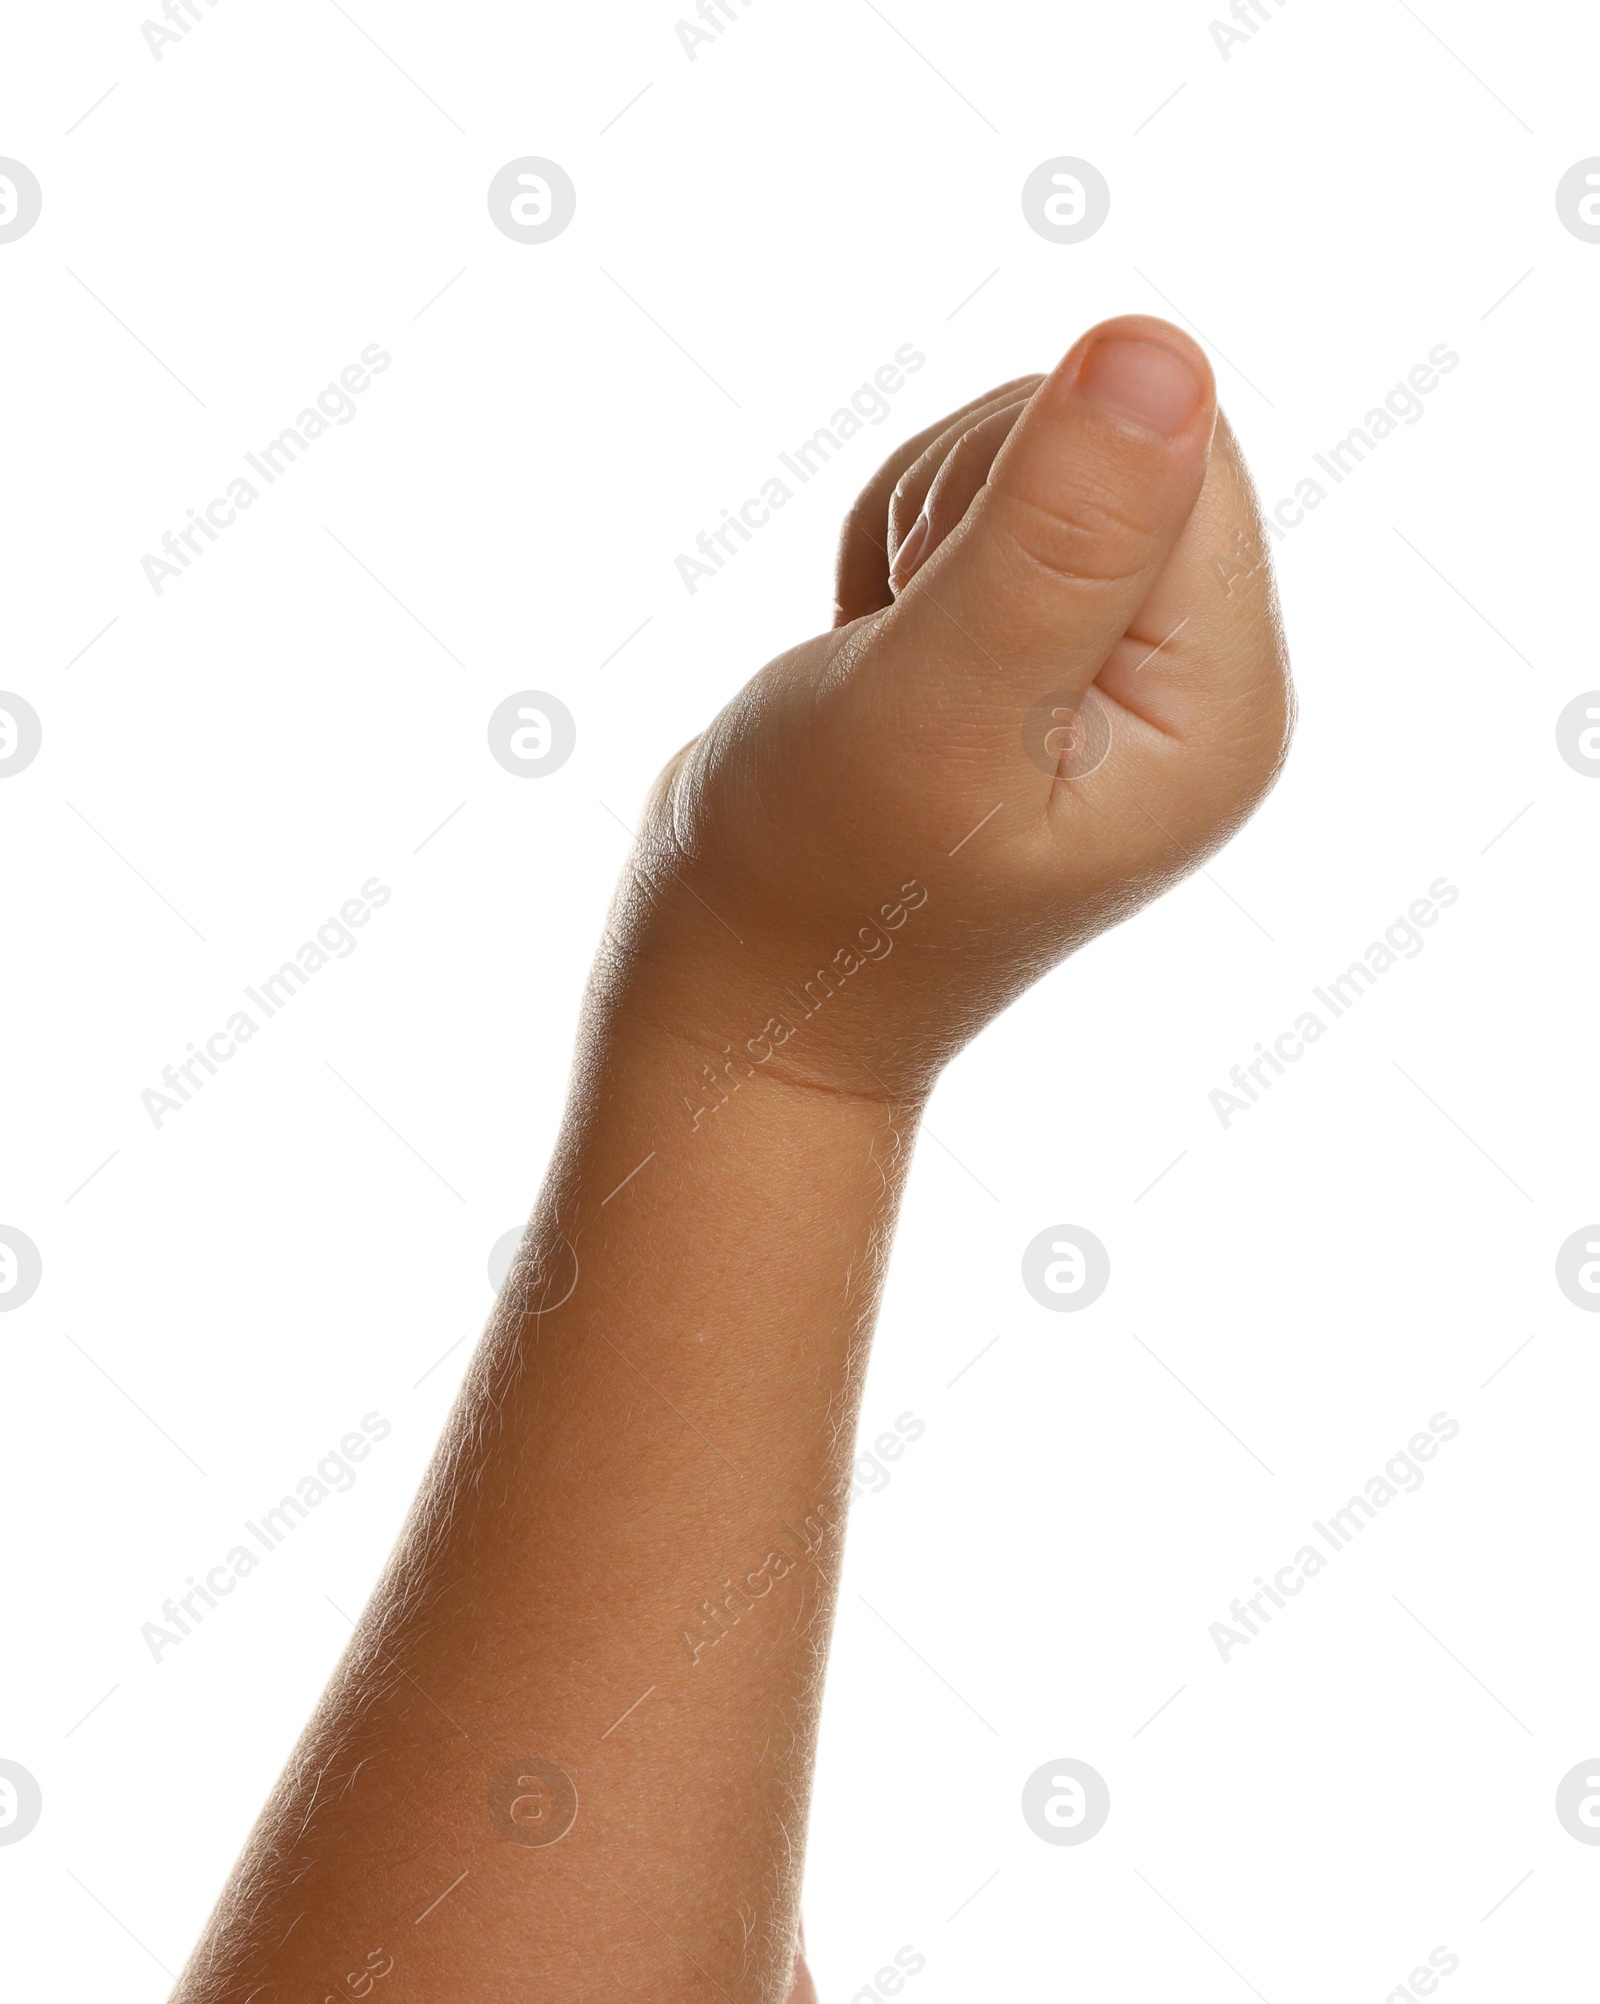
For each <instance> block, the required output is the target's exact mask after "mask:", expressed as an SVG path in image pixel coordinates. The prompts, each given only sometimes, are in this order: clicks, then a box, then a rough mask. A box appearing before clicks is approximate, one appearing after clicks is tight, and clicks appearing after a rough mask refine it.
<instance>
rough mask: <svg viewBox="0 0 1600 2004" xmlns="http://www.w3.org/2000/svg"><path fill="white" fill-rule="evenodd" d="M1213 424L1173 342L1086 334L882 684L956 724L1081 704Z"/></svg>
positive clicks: (892, 622)
mask: <svg viewBox="0 0 1600 2004" xmlns="http://www.w3.org/2000/svg"><path fill="white" fill-rule="evenodd" d="M1216 414H1217V408H1216V386H1215V384H1214V382H1213V380H1212V376H1211V369H1210V366H1209V364H1208V363H1207V361H1206V358H1205V356H1204V355H1203V354H1202V353H1201V351H1200V349H1199V348H1198V347H1197V346H1196V345H1195V343H1194V342H1193V341H1191V340H1190V339H1189V337H1188V336H1187V335H1186V334H1183V333H1180V332H1179V330H1178V329H1177V328H1176V327H1173V326H1170V325H1169V324H1168V323H1167V322H1166V321H1164V320H1154V319H1150V318H1148V317H1146V316H1144V315H1127V316H1125V317H1123V318H1121V319H1117V320H1108V321H1105V322H1103V323H1102V324H1101V325H1100V326H1098V327H1095V328H1092V329H1091V330H1090V332H1089V333H1087V334H1086V335H1084V337H1083V339H1082V340H1081V341H1079V342H1078V343H1077V345H1076V346H1075V347H1074V348H1073V349H1072V350H1071V351H1070V353H1069V354H1068V355H1067V356H1066V357H1065V359H1064V360H1063V361H1062V362H1061V363H1060V365H1059V366H1058V367H1057V368H1056V369H1055V370H1053V371H1052V373H1051V374H1050V375H1049V376H1047V377H1046V378H1045V380H1044V382H1043V383H1042V384H1041V385H1040V387H1039V389H1038V390H1037V391H1036V392H1035V394H1034V396H1033V398H1032V399H1031V401H1030V402H1029V404H1028V407H1027V409H1026V410H1025V411H1024V413H1023V415H1022V417H1021V418H1020V419H1019V420H1018V422H1017V424H1016V427H1015V429H1014V430H1013V431H1012V433H1011V436H1010V437H1009V438H1008V439H1007V441H1006V443H1005V446H1004V447H1003V448H1002V450H1001V452H1000V454H999V456H998V458H997V459H996V460H995V463H994V466H993V468H992V469H991V471H990V474H989V478H988V480H987V482H986V484H985V486H984V488H983V489H982V491H981V493H980V494H979V495H978V497H977V499H976V500H975V502H974V503H973V506H972V508H971V509H970V510H969V512H968V514H967V516H966V518H965V520H964V521H963V522H962V524H961V526H960V527H959V528H958V529H957V530H956V531H955V532H954V533H953V534H952V535H951V536H950V537H949V538H948V540H947V541H946V542H944V543H943V544H942V545H941V546H940V547H939V549H938V550H937V551H936V552H935V553H934V555H933V556H932V557H931V558H930V559H929V560H928V562H927V563H926V564H925V565H924V566H923V567H922V569H921V570H919V571H918V572H917V573H916V576H915V577H914V578H913V580H912V582H911V583H910V585H909V586H908V587H907V588H906V590H905V591H904V592H903V594H902V595H901V598H900V600H899V603H898V605H897V606H896V608H895V610H894V611H893V612H892V613H891V614H889V615H888V617H887V619H886V620H885V623H884V626H883V628H882V629H881V642H882V646H883V651H884V659H885V667H886V669H887V673H888V675H889V678H890V679H891V680H892V681H897V680H899V679H900V678H901V677H902V676H903V677H904V678H905V680H906V681H907V683H908V684H909V685H911V686H910V688H908V691H907V693H908V694H910V693H912V692H913V691H915V692H916V693H917V694H918V695H919V696H920V700H921V704H922V706H923V707H924V708H925V707H926V703H927V699H928V696H929V694H930V686H929V685H930V682H932V683H934V684H935V685H936V686H937V687H938V689H939V691H940V694H941V696H942V697H943V698H945V699H946V700H947V701H949V702H951V703H952V704H953V705H954V706H955V707H957V708H958V709H966V708H967V702H966V700H964V699H972V700H973V701H974V702H976V700H977V699H978V698H980V697H992V696H994V695H997V694H1004V695H1009V696H1013V697H1017V698H1020V699H1022V701H1023V703H1024V706H1025V705H1026V703H1027V702H1030V701H1032V700H1033V699H1034V698H1036V697H1037V696H1038V694H1039V693H1040V691H1041V690H1043V689H1045V688H1046V687H1048V688H1049V689H1050V690H1052V691H1056V690H1059V691H1063V692H1065V691H1068V690H1072V691H1077V692H1081V691H1083V690H1084V689H1086V688H1087V687H1088V685H1089V684H1090V683H1091V682H1092V681H1093V680H1094V678H1095V675H1096V673H1097V672H1098V670H1099V669H1100V667H1101V666H1102V665H1103V663H1104V662H1105V660H1106V658H1107V656H1108V655H1109V654H1110V653H1111V651H1112V649H1113V648H1114V647H1115V646H1116V644H1117V642H1118V641H1119V640H1120V639H1121V638H1122V636H1123V634H1124V633H1125V632H1126V630H1127V628H1128V626H1129V625H1130V623H1131V622H1132V620H1133V618H1134V615H1135V614H1136V613H1137V612H1138V610H1139V607H1140V605H1141V604H1142V603H1143V602H1144V600H1145V598H1146V597H1147V596H1148V594H1149V591H1150V588H1151V586H1152V585H1153V584H1154V583H1155V580H1156V578H1157V576H1158V575H1159V574H1160V571H1161V568H1162V565H1163V564H1164V563H1165V562H1166V559H1167V556H1168V554H1169V552H1170V551H1171V550H1172V547H1173V545H1174V544H1175V543H1176V541H1177V539H1178V537H1179V535H1180V534H1181V533H1182V530H1183V527H1184V524H1185V523H1186V522H1187V520H1188V518H1189V515H1190V512H1191V510H1192V509H1193V507H1194V505H1195V502H1196V500H1197V499H1198V497H1199V494H1200V489H1201V485H1202V483H1203V481H1204V479H1205V472H1206V460H1207V456H1208V453H1209V451H1210V445H1211V434H1212V428H1213V426H1214V424H1215V422H1216ZM1006 712H1007V714H1008V715H1009V714H1010V713H1011V705H1009V704H1008V705H1007V706H1006Z"/></svg>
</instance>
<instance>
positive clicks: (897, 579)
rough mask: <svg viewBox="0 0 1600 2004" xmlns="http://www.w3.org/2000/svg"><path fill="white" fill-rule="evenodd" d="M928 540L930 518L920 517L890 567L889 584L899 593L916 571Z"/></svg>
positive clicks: (908, 532) (913, 524)
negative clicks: (923, 547) (918, 560)
mask: <svg viewBox="0 0 1600 2004" xmlns="http://www.w3.org/2000/svg"><path fill="white" fill-rule="evenodd" d="M927 540H928V518H927V516H926V515H919V516H918V517H917V519H916V520H915V521H914V522H913V523H912V525H911V527H910V528H909V529H908V530H907V532H906V539H905V541H904V542H903V543H902V544H901V545H900V547H899V549H898V550H896V551H895V553H894V562H893V563H892V564H891V565H890V567H889V583H890V585H891V586H892V587H893V588H894V590H896V591H898V590H899V589H900V587H901V586H902V585H903V584H904V583H905V581H906V579H907V578H908V577H910V575H911V573H912V571H914V570H915V569H916V565H917V559H918V557H920V556H921V555H922V546H923V544H924V543H925V542H926V541H927Z"/></svg>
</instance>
